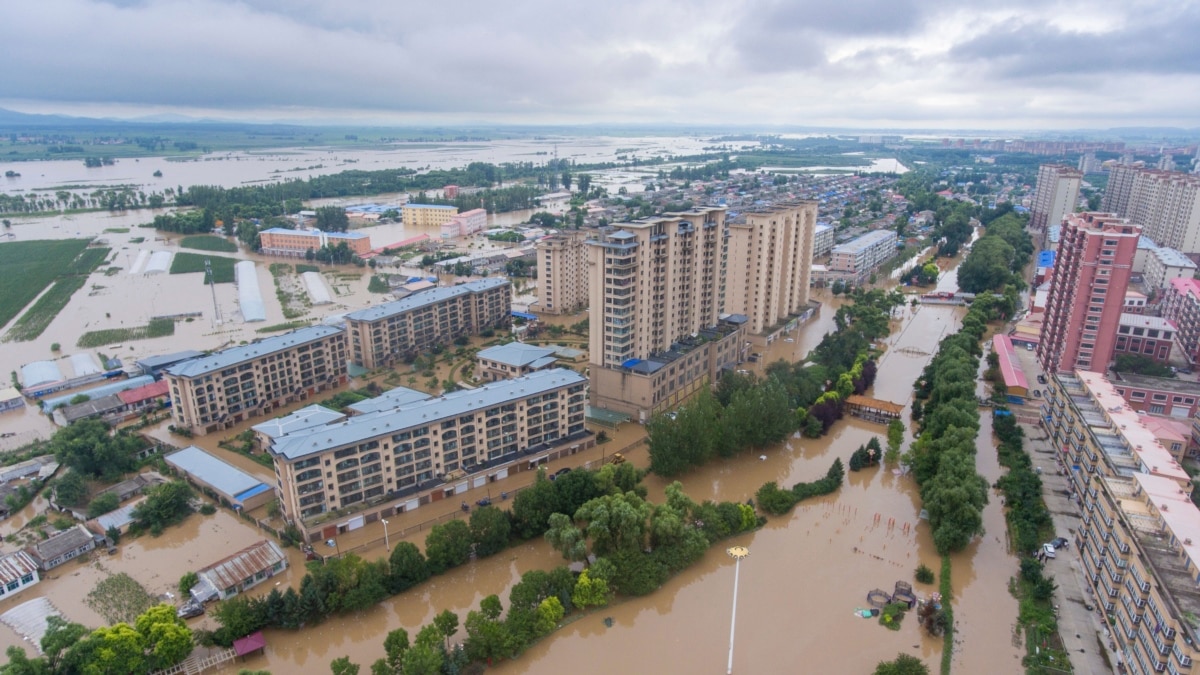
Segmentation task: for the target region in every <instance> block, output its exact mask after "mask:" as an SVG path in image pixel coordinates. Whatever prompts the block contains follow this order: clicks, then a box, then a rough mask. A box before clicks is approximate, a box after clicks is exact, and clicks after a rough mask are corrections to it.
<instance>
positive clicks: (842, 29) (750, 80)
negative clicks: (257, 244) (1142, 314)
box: [0, 0, 1200, 129]
mask: <svg viewBox="0 0 1200 675" xmlns="http://www.w3.org/2000/svg"><path fill="white" fill-rule="evenodd" d="M0 45H3V47H2V50H0V54H3V56H4V58H3V61H2V64H3V65H2V67H0V107H7V108H11V109H15V110H21V111H25V112H55V113H66V114H84V115H106V116H134V115H148V114H162V113H183V114H193V115H196V114H199V115H208V116H217V117H222V118H246V119H250V118H254V119H280V120H316V119H324V120H343V121H350V120H355V121H361V122H379V123H406V122H411V123H421V124H426V123H444V124H452V123H534V124H537V123H568V124H570V123H595V122H598V123H664V122H668V123H684V124H720V123H726V124H738V125H756V124H762V125H767V124H782V125H828V126H848V127H904V128H976V129H980V128H990V129H1029V128H1081V127H1093V128H1103V127H1109V126H1127V125H1173V126H1186V127H1196V126H1200V2H1196V1H1192V0H1152V1H1149V2H1145V1H1142V0H1122V1H1110V0H1088V1H1087V2H1071V1H1060V0H955V1H951V2H947V1H945V0H878V1H876V0H693V1H687V2H685V1H682V0H603V1H601V2H579V1H575V0H507V1H506V0H443V1H441V2H432V1H430V0H28V1H19V0H14V1H11V2H3V3H0Z"/></svg>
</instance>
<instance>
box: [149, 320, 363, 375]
mask: <svg viewBox="0 0 1200 675" xmlns="http://www.w3.org/2000/svg"><path fill="white" fill-rule="evenodd" d="M340 332H342V329H341V328H335V327H333V326H308V327H307V328H300V329H298V330H294V331H292V332H290V333H284V334H283V335H277V336H275V337H269V338H264V339H262V340H259V341H258V342H253V343H251V344H248V345H242V346H239V347H230V348H229V349H222V350H221V351H219V352H213V353H212V354H209V355H208V356H204V357H201V358H198V359H192V360H190V361H184V362H183V363H180V364H177V365H174V366H171V367H169V368H167V371H166V372H167V373H168V374H171V375H177V376H179V377H199V376H201V375H207V374H208V373H212V372H214V371H219V370H223V369H225V368H228V367H230V366H236V365H238V364H239V363H244V362H246V361H249V360H251V359H256V358H258V357H260V356H266V355H268V354H274V353H276V352H281V351H284V350H286V349H291V348H292V347H298V346H300V345H302V344H305V343H308V342H315V341H317V340H321V339H324V338H327V337H329V336H331V335H337V334H338V333H340Z"/></svg>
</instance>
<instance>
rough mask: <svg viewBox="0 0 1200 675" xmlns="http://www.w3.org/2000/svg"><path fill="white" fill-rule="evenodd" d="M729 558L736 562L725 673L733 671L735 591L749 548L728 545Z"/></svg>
mask: <svg viewBox="0 0 1200 675" xmlns="http://www.w3.org/2000/svg"><path fill="white" fill-rule="evenodd" d="M725 552H726V553H728V554H729V557H730V558H733V559H734V560H736V561H737V562H736V563H734V565H733V618H732V619H730V621H729V666H728V668H726V670H725V675H732V673H733V629H734V628H735V627H736V626H737V591H738V575H739V573H740V572H741V571H742V558H745V557H746V556H748V555H750V549H748V548H746V547H745V546H730V547H729V548H727V549H725Z"/></svg>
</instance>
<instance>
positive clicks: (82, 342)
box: [75, 319, 175, 348]
mask: <svg viewBox="0 0 1200 675" xmlns="http://www.w3.org/2000/svg"><path fill="white" fill-rule="evenodd" d="M174 334H175V321H173V320H172V319H151V320H150V323H149V324H147V325H145V326H134V327H133V328H106V329H104V330H90V331H88V332H86V333H84V334H83V335H81V336H79V341H78V342H76V343H75V346H76V347H84V348H90V347H103V346H104V345H111V344H116V343H118V342H128V341H130V340H148V339H150V338H156V337H166V336H168V335H174Z"/></svg>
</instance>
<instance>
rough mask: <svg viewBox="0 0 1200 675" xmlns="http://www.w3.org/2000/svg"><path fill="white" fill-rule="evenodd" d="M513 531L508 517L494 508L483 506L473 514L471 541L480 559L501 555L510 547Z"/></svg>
mask: <svg viewBox="0 0 1200 675" xmlns="http://www.w3.org/2000/svg"><path fill="white" fill-rule="evenodd" d="M511 529H512V526H511V524H510V523H509V521H508V516H507V515H506V514H505V513H504V512H503V511H501V510H500V509H498V508H496V507H494V506H481V507H479V508H477V509H475V511H474V512H473V513H471V541H472V542H474V544H475V554H476V555H477V556H479V557H480V558H486V557H487V556H490V555H493V554H496V553H499V552H500V551H503V550H504V549H505V548H506V547H508V539H509V532H510V530H511Z"/></svg>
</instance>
